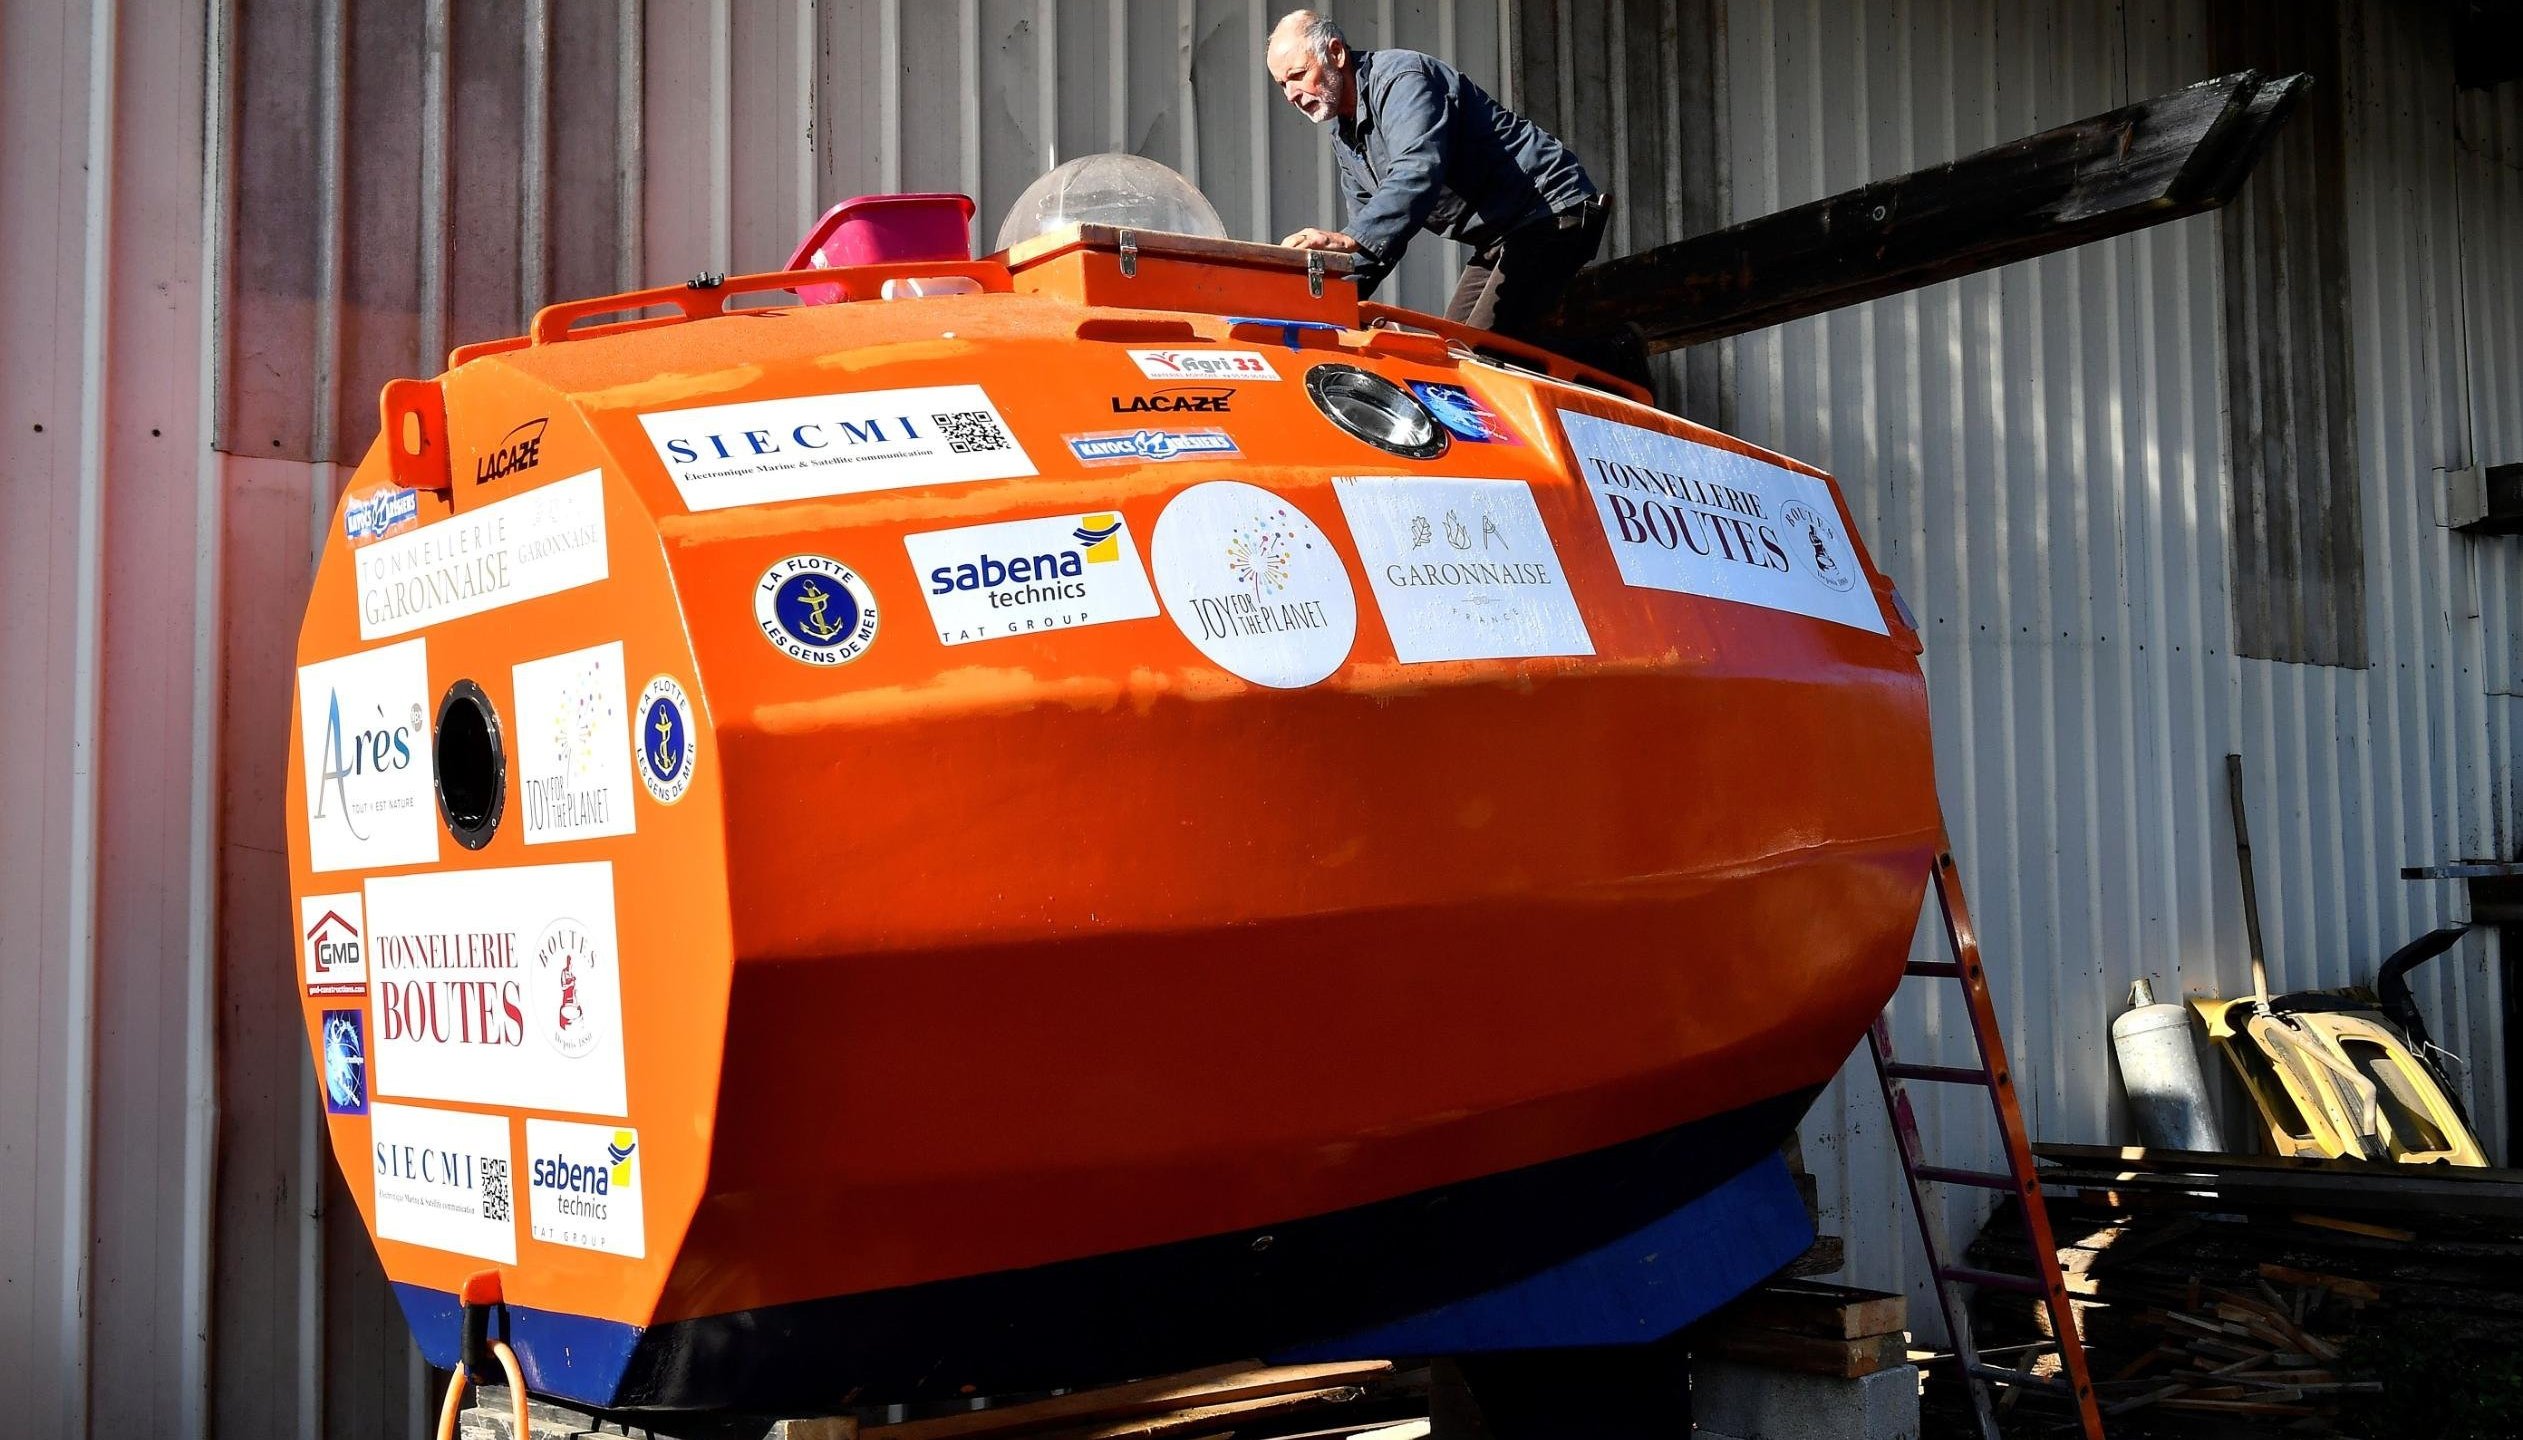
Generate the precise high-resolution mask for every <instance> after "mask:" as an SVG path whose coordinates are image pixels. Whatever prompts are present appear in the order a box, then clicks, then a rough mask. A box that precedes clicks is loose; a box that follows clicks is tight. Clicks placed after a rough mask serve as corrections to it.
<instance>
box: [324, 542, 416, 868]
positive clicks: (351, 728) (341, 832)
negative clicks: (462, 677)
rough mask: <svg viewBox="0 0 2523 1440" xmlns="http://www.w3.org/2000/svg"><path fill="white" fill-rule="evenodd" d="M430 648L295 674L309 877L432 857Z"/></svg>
mask: <svg viewBox="0 0 2523 1440" xmlns="http://www.w3.org/2000/svg"><path fill="white" fill-rule="evenodd" d="M437 528H440V527H437V526H432V527H431V529H433V530H434V529H437ZM387 543H388V544H393V543H397V542H394V541H388V542H387ZM378 548H383V547H378ZM363 553H366V552H363ZM427 643H428V642H426V641H422V640H406V641H404V642H403V643H402V644H400V645H388V646H386V647H384V648H383V649H379V650H368V651H363V652H361V653H359V654H356V655H344V656H342V657H341V658H339V659H337V660H319V661H317V662H316V663H315V664H313V665H301V666H299V667H298V743H299V750H300V752H301V754H300V760H301V763H302V765H303V767H304V774H305V777H306V791H307V864H308V867H309V868H310V869H313V870H318V871H324V870H374V869H379V868H382V867H386V866H391V865H426V864H429V863H431V862H433V861H435V860H436V859H437V858H438V808H437V800H436V798H435V797H434V795H433V793H432V791H433V786H434V781H433V780H432V776H431V761H430V740H429V652H428V650H427V649H426V646H427Z"/></svg>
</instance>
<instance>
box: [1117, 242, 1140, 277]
mask: <svg viewBox="0 0 2523 1440" xmlns="http://www.w3.org/2000/svg"><path fill="white" fill-rule="evenodd" d="M1121 278H1123V279H1124V280H1135V279H1137V278H1139V235H1138V232H1137V231H1135V230H1124V231H1122V232H1121Z"/></svg>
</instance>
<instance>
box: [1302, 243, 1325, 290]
mask: <svg viewBox="0 0 2523 1440" xmlns="http://www.w3.org/2000/svg"><path fill="white" fill-rule="evenodd" d="M1305 288H1306V290H1307V291H1308V292H1309V293H1311V294H1312V295H1313V296H1314V298H1315V299H1317V300H1320V299H1322V298H1323V252H1322V251H1320V250H1308V251H1306V252H1305Z"/></svg>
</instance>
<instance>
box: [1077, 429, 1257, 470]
mask: <svg viewBox="0 0 2523 1440" xmlns="http://www.w3.org/2000/svg"><path fill="white" fill-rule="evenodd" d="M1065 438H1066V439H1067V440H1068V442H1069V453H1070V454H1072V455H1075V456H1077V457H1078V462H1079V463H1080V464H1084V465H1131V464H1144V463H1147V462H1150V461H1157V460H1200V459H1206V458H1209V457H1212V456H1218V455H1235V454H1239V453H1241V452H1240V451H1238V450H1237V449H1236V446H1235V437H1234V436H1232V435H1229V434H1227V433H1226V432H1225V431H1223V430H1110V431H1103V432H1100V433H1097V434H1093V435H1070V436H1067V437H1065Z"/></svg>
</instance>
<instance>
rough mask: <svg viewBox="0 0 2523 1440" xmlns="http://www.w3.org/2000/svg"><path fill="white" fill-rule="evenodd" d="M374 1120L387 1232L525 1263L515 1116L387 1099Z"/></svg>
mask: <svg viewBox="0 0 2523 1440" xmlns="http://www.w3.org/2000/svg"><path fill="white" fill-rule="evenodd" d="M368 1126H369V1142H370V1143H369V1145H368V1152H369V1162H368V1163H369V1166H370V1169H371V1171H372V1178H373V1179H374V1181H375V1184H376V1202H377V1203H376V1216H377V1235H378V1237H379V1238H381V1239H386V1240H401V1241H404V1242H405V1243H407V1244H412V1245H426V1246H428V1247H429V1248H431V1249H433V1250H446V1251H450V1252H452V1253H454V1254H457V1255H472V1256H476V1257H478V1258H480V1259H484V1260H496V1261H499V1262H500V1263H502V1264H505V1265H514V1264H515V1263H517V1219H516V1216H517V1207H516V1196H515V1193H514V1188H515V1185H514V1180H513V1177H512V1174H511V1171H510V1168H509V1166H510V1154H511V1152H510V1150H509V1144H508V1117H506V1116H504V1115H477V1114H475V1113H473V1112H471V1111H468V1110H437V1109H431V1108H428V1107H425V1106H420V1105H396V1104H392V1103H390V1102H387V1101H382V1100H380V1101H375V1102H372V1103H371V1104H370V1105H369V1107H368Z"/></svg>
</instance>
